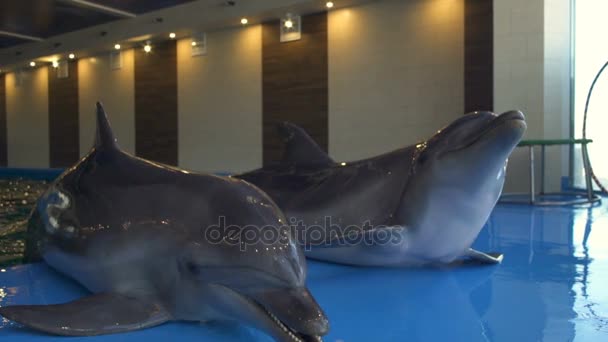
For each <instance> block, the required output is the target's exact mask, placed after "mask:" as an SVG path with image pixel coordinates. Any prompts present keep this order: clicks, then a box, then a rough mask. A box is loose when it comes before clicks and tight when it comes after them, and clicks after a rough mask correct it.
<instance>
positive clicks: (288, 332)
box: [245, 297, 323, 342]
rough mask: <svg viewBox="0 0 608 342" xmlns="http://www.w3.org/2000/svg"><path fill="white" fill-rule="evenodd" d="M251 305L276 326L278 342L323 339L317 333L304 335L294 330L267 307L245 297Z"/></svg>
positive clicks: (319, 341) (317, 341)
mask: <svg viewBox="0 0 608 342" xmlns="http://www.w3.org/2000/svg"><path fill="white" fill-rule="evenodd" d="M245 298H246V299H247V300H248V301H249V302H250V303H251V304H252V305H254V306H256V307H257V308H258V309H259V310H260V312H261V313H263V314H264V315H266V317H267V318H268V319H270V320H271V321H272V322H273V323H274V325H275V328H277V332H278V333H279V334H280V335H282V337H283V338H282V339H281V340H280V342H288V341H293V342H322V341H323V339H322V338H321V336H318V335H306V334H302V333H300V332H298V331H296V330H295V329H293V328H291V327H290V326H289V325H287V324H286V323H285V322H283V321H281V320H280V319H279V318H278V317H277V316H275V315H274V314H273V313H272V312H270V311H269V310H268V309H266V307H265V306H264V305H262V304H260V303H258V302H257V301H256V300H254V299H252V298H249V297H245Z"/></svg>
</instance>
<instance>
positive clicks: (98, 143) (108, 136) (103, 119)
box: [95, 102, 118, 149]
mask: <svg viewBox="0 0 608 342" xmlns="http://www.w3.org/2000/svg"><path fill="white" fill-rule="evenodd" d="M95 148H97V149H99V148H103V149H118V140H116V138H115V137H114V133H113V132H112V127H110V122H109V121H108V116H107V115H106V111H105V110H104V109H103V105H102V104H101V102H97V132H96V134H95Z"/></svg>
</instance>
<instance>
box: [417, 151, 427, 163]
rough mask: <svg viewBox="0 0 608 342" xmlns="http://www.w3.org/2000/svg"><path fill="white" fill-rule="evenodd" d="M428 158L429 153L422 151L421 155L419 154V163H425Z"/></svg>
mask: <svg viewBox="0 0 608 342" xmlns="http://www.w3.org/2000/svg"><path fill="white" fill-rule="evenodd" d="M427 159H428V156H427V154H426V153H421V154H420V156H418V163H420V164H424V163H425V162H426V160H427Z"/></svg>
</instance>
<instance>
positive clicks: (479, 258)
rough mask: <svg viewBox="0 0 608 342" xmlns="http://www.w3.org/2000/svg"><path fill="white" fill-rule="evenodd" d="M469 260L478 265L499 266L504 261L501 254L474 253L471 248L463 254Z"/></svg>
mask: <svg viewBox="0 0 608 342" xmlns="http://www.w3.org/2000/svg"><path fill="white" fill-rule="evenodd" d="M465 256H466V257H468V258H469V259H470V260H472V261H475V262H478V263H480V264H492V265H493V264H500V263H502V260H503V259H504V255H503V254H502V253H483V252H480V251H476V250H474V249H473V248H469V250H468V251H467V253H466V254H465Z"/></svg>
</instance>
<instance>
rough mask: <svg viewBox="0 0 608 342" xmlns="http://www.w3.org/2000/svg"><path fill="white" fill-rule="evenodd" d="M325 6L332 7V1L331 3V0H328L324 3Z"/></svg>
mask: <svg viewBox="0 0 608 342" xmlns="http://www.w3.org/2000/svg"><path fill="white" fill-rule="evenodd" d="M325 7H327V8H332V7H334V3H333V2H331V1H328V2H327V3H326V4H325Z"/></svg>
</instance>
